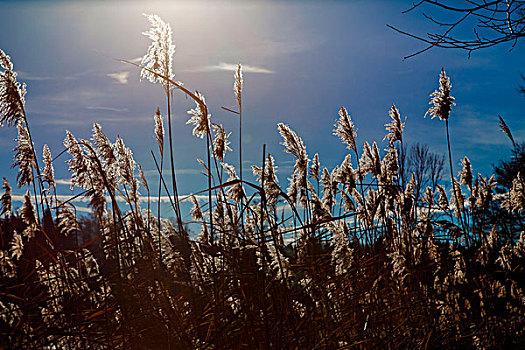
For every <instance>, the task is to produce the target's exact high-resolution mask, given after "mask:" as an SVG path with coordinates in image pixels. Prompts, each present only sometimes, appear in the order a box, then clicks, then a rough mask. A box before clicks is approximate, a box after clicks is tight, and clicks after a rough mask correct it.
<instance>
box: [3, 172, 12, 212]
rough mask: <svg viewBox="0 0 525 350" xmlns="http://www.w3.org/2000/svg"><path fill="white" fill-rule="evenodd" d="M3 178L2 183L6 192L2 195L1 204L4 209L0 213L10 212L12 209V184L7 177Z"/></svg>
mask: <svg viewBox="0 0 525 350" xmlns="http://www.w3.org/2000/svg"><path fill="white" fill-rule="evenodd" d="M3 179H4V183H3V184H2V189H3V190H4V194H3V195H2V197H0V205H1V209H2V210H1V212H0V215H3V214H8V213H9V214H10V213H11V210H12V198H11V186H10V185H9V182H8V181H7V179H6V178H5V177H4V178H3Z"/></svg>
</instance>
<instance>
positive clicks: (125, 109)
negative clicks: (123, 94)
mask: <svg viewBox="0 0 525 350" xmlns="http://www.w3.org/2000/svg"><path fill="white" fill-rule="evenodd" d="M87 109H92V110H97V111H110V112H127V111H128V109H127V108H115V107H106V106H88V107H87Z"/></svg>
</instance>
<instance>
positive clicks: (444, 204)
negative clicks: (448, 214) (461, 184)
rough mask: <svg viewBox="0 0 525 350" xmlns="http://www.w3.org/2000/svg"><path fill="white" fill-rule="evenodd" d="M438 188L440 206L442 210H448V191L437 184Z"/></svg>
mask: <svg viewBox="0 0 525 350" xmlns="http://www.w3.org/2000/svg"><path fill="white" fill-rule="evenodd" d="M436 188H437V190H438V192H439V199H438V203H439V207H440V208H441V209H442V210H448V198H447V193H446V192H445V188H444V187H443V186H441V185H437V186H436Z"/></svg>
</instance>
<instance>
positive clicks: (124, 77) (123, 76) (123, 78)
mask: <svg viewBox="0 0 525 350" xmlns="http://www.w3.org/2000/svg"><path fill="white" fill-rule="evenodd" d="M129 74H130V72H117V73H109V74H106V76H108V77H110V78H112V79H115V81H114V83H115V84H127V83H128V79H129Z"/></svg>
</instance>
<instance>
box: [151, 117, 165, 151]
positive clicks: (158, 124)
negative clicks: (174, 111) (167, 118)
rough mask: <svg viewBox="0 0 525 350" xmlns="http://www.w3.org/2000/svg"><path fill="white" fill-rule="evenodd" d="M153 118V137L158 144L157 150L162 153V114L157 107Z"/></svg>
mask: <svg viewBox="0 0 525 350" xmlns="http://www.w3.org/2000/svg"><path fill="white" fill-rule="evenodd" d="M153 119H154V120H155V139H156V140H157V143H158V144H159V150H160V153H161V154H162V153H163V152H164V124H163V122H162V115H161V114H160V109H159V108H158V107H157V112H156V113H155V115H154V116H153Z"/></svg>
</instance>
